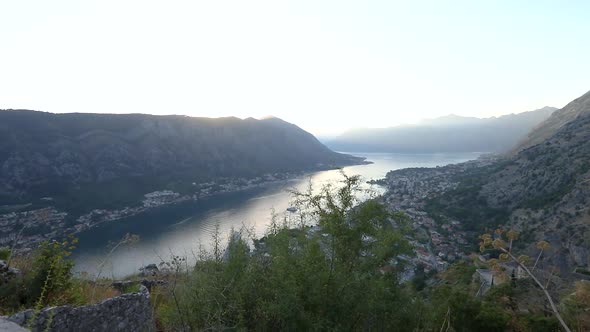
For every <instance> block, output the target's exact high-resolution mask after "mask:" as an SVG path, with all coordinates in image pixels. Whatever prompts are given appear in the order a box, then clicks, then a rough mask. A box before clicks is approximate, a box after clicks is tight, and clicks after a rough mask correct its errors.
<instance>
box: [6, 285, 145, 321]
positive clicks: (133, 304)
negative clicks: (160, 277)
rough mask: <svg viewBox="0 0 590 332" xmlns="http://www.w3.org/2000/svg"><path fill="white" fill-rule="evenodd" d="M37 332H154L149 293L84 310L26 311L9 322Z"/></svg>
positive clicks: (118, 299)
mask: <svg viewBox="0 0 590 332" xmlns="http://www.w3.org/2000/svg"><path fill="white" fill-rule="evenodd" d="M8 319H9V320H10V321H13V322H15V323H17V324H19V325H21V326H24V327H27V328H30V329H31V330H32V331H33V332H37V331H59V332H69V331H72V332H75V331H84V332H94V331H108V332H119V331H121V332H122V331H126V332H127V331H149V332H151V331H154V330H155V327H154V322H153V314H152V306H151V303H150V296H149V291H148V290H147V288H145V287H144V286H141V288H140V292H139V293H132V294H124V295H121V296H117V297H113V298H111V299H107V300H104V301H102V302H100V303H97V304H91V305H85V306H81V307H72V306H60V307H50V308H45V309H43V310H41V311H40V312H37V313H35V312H34V311H33V310H30V309H29V310H26V311H23V312H20V313H18V314H16V315H13V316H11V317H9V318H8Z"/></svg>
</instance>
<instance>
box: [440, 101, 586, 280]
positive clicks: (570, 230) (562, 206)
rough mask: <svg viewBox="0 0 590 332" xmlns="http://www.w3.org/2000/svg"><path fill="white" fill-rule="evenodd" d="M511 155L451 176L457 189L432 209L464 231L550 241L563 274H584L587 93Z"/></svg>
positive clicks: (552, 117) (554, 115)
mask: <svg viewBox="0 0 590 332" xmlns="http://www.w3.org/2000/svg"><path fill="white" fill-rule="evenodd" d="M514 151H515V152H514V153H513V154H511V155H507V156H505V157H504V158H502V159H501V160H499V161H498V162H496V163H494V164H493V165H491V166H487V167H484V168H477V169H474V170H471V171H467V172H464V173H463V174H457V176H456V178H455V180H456V181H457V182H458V183H459V184H458V186H457V188H456V189H455V190H451V191H449V192H447V193H445V194H444V195H441V196H439V197H438V198H436V199H434V200H433V204H431V206H434V207H436V209H435V210H438V211H439V212H442V214H446V215H447V216H450V217H453V218H460V219H463V221H464V222H466V223H468V224H471V227H470V228H471V229H477V228H478V227H481V226H482V225H485V226H491V227H494V226H497V225H498V224H507V225H509V227H512V228H515V229H517V230H519V231H520V232H521V233H522V237H523V238H525V239H527V240H528V241H529V242H532V241H533V240H546V241H548V242H550V243H551V245H552V247H553V248H554V251H553V254H554V256H553V264H554V265H555V266H557V267H559V268H560V269H561V272H562V273H569V272H572V271H573V268H575V267H576V266H582V267H584V268H586V269H587V268H588V267H590V208H589V207H590V93H586V94H585V95H583V96H582V97H580V98H578V99H576V100H574V101H572V102H571V103H569V104H568V105H566V106H565V107H564V108H562V109H561V110H558V111H556V112H554V113H553V115H552V116H551V117H550V118H549V119H547V120H546V121H544V122H543V123H541V124H540V125H539V126H538V127H537V128H536V129H535V130H534V131H533V132H531V133H530V134H529V136H528V138H527V139H526V140H525V141H523V142H521V143H520V144H519V145H518V147H517V148H516V149H515V150H514ZM530 249H531V251H533V250H534V247H532V248H530Z"/></svg>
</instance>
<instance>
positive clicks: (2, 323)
mask: <svg viewBox="0 0 590 332" xmlns="http://www.w3.org/2000/svg"><path fill="white" fill-rule="evenodd" d="M0 331H4V332H27V331H30V330H27V329H25V328H23V327H20V326H19V325H18V324H16V323H14V322H11V321H9V320H7V319H5V318H4V317H0Z"/></svg>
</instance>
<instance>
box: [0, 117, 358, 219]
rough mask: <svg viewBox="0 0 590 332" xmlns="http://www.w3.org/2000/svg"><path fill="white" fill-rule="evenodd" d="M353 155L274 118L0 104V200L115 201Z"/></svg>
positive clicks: (338, 161) (336, 162)
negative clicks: (103, 111) (94, 111)
mask: <svg viewBox="0 0 590 332" xmlns="http://www.w3.org/2000/svg"><path fill="white" fill-rule="evenodd" d="M360 162H362V159H361V158H357V157H352V156H349V155H344V154H340V153H336V152H333V151H331V150H330V149H328V148H327V147H326V146H324V145H323V144H321V143H320V142H319V141H318V140H317V139H316V138H315V137H314V136H312V135H311V134H309V133H307V132H306V131H304V130H302V129H300V128H299V127H297V126H295V125H293V124H290V123H287V122H285V121H283V120H281V119H278V118H267V119H263V120H256V119H253V118H248V119H245V120H241V119H238V118H233V117H228V118H216V119H213V118H196V117H188V116H178V115H171V116H154V115H145V114H124V115H114V114H82V113H73V114H52V113H44V112H36V111H28V110H4V111H0V206H2V205H8V204H23V203H29V202H31V201H32V200H35V199H38V198H41V197H51V198H52V199H53V200H54V201H55V202H56V204H57V205H60V202H61V205H63V206H65V208H66V210H68V208H71V206H67V205H76V204H77V205H83V207H84V208H87V207H89V206H91V205H108V204H109V202H110V203H112V204H113V205H115V206H116V205H119V204H123V205H124V204H127V203H129V202H132V201H137V200H140V199H141V198H142V197H143V196H142V195H143V194H145V193H148V192H150V191H155V190H161V189H173V190H181V189H182V188H186V186H190V184H191V183H199V182H205V181H209V180H211V179H216V178H221V177H234V178H235V177H244V178H249V177H255V176H260V175H263V174H266V173H284V172H298V171H307V170H314V169H326V168H330V167H334V166H342V165H349V164H357V163H360ZM100 194H102V195H100ZM89 200H92V201H94V202H89ZM76 201H85V202H84V203H79V204H78V203H75V202H76Z"/></svg>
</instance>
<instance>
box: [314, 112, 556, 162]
mask: <svg viewBox="0 0 590 332" xmlns="http://www.w3.org/2000/svg"><path fill="white" fill-rule="evenodd" d="M555 110H556V108H553V107H544V108H542V109H538V110H535V111H530V112H524V113H519V114H510V115H504V116H501V117H492V118H485V119H480V118H474V117H462V116H458V115H448V116H444V117H440V118H436V119H431V120H426V121H424V122H422V123H420V124H417V125H411V126H399V127H391V128H379V129H357V130H352V131H349V132H346V133H344V134H342V135H341V136H339V137H337V138H335V139H332V140H329V141H326V142H325V143H326V145H327V146H328V147H330V148H332V149H333V150H336V151H373V152H402V153H431V152H504V151H507V150H509V149H511V148H512V147H513V146H514V145H515V144H516V143H517V142H519V141H521V140H522V139H523V138H524V137H525V136H526V134H527V133H528V132H529V131H530V130H531V129H532V128H534V127H535V126H537V125H539V124H540V123H541V122H543V121H544V120H546V119H547V118H548V117H549V116H550V115H551V114H552V113H553V112H554V111H555Z"/></svg>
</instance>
